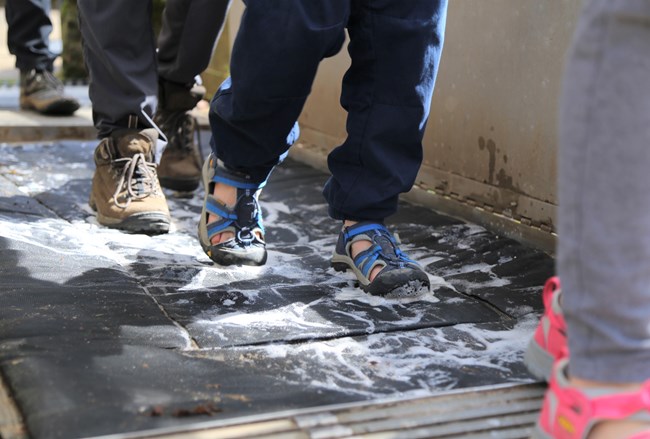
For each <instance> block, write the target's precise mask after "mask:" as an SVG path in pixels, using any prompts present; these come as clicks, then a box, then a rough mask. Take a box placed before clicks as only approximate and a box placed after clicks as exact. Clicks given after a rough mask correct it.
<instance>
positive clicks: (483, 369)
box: [0, 142, 553, 438]
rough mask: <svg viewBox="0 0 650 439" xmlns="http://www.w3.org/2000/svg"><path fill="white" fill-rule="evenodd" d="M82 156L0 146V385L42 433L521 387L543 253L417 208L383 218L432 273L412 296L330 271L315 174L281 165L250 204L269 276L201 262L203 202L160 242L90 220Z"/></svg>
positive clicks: (544, 270) (178, 206) (188, 205)
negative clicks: (365, 286) (258, 204)
mask: <svg viewBox="0 0 650 439" xmlns="http://www.w3.org/2000/svg"><path fill="white" fill-rule="evenodd" d="M94 146H95V143H94V142H89V143H81V142H70V143H60V144H54V145H24V146H7V145H0V252H1V254H2V258H1V260H0V371H1V372H2V374H3V375H4V376H5V378H6V379H7V382H8V383H9V386H10V387H11V390H12V392H13V394H14V396H15V398H16V401H17V403H18V406H19V408H20V410H21V411H22V412H23V415H24V417H25V419H26V422H27V425H28V428H29V430H30V432H31V433H32V435H33V436H34V437H38V438H40V437H66V438H67V437H77V436H92V435H100V434H108V433H118V432H128V431H136V430H140V429H145V428H155V427H161V426H167V425H178V424H179V423H188V422H196V421H200V420H207V419H220V418H232V417H236V416H242V415H250V414H259V413H268V412H273V411H278V410H285V409H290V408H298V407H310V406H318V405H323V404H333V403H342V402H351V401H363V400H372V399H377V398H386V397H395V396H398V395H404V396H414V395H430V394H435V393H436V392H440V391H442V390H447V389H453V388H460V387H471V386H479V385H487V384H497V383H504V382H527V381H530V380H531V378H530V376H529V375H528V374H527V373H526V371H525V370H524V367H523V365H522V364H521V357H522V352H523V349H524V347H525V344H526V342H527V339H528V337H529V336H530V334H531V332H532V330H533V329H534V326H535V324H536V319H537V317H538V316H539V311H540V309H541V301H540V294H539V293H540V287H541V285H542V283H543V282H544V280H545V278H546V277H548V276H549V275H550V274H551V272H552V265H553V261H552V259H551V258H549V257H548V256H546V255H544V254H542V253H540V252H537V251H535V250H531V249H529V248H526V247H523V246H521V245H520V244H518V243H517V242H515V241H512V240H510V239H506V238H502V237H498V236H495V235H494V234H491V233H489V232H487V231H486V230H484V229H482V228H481V227H478V226H475V225H471V224H465V223H462V222H460V221H458V220H455V219H452V218H449V217H446V216H443V215H439V214H437V213H435V212H433V211H431V210H427V209H424V208H421V207H416V206H410V205H403V206H402V208H401V210H400V212H399V213H398V214H397V215H396V216H395V217H393V218H391V219H390V222H389V223H390V224H391V226H392V227H393V228H394V230H395V231H397V232H398V233H399V235H400V238H401V240H402V242H403V243H404V248H405V249H406V250H407V251H408V252H409V254H410V255H411V256H412V257H414V258H415V259H417V260H418V261H420V262H421V263H422V265H424V266H425V267H426V270H427V272H428V273H429V275H430V279H431V283H432V285H433V291H432V293H431V294H429V295H427V296H424V297H422V298H419V299H416V300H409V301H396V300H393V301H391V300H385V299H381V298H377V297H372V296H368V295H366V294H364V293H363V292H362V291H361V290H360V289H358V288H356V287H355V281H354V278H353V276H352V275H351V274H340V273H336V272H335V271H334V270H332V269H331V268H330V267H329V256H330V254H331V252H332V250H333V246H334V244H335V240H336V234H337V231H338V229H339V227H340V225H339V224H337V223H336V222H334V221H332V220H331V219H329V218H328V217H327V216H326V206H325V203H324V200H323V198H322V196H321V194H320V190H321V187H322V184H323V183H324V181H325V180H326V176H325V175H324V174H322V173H319V172H317V171H315V170H313V169H311V168H309V167H307V166H304V165H301V164H298V163H296V162H291V161H287V162H286V163H284V164H283V165H282V166H280V167H279V169H277V171H276V172H275V173H274V175H273V177H272V180H271V182H270V183H269V185H268V189H265V192H264V193H263V196H262V208H263V210H264V212H265V225H266V227H267V241H268V243H269V250H270V257H269V262H268V264H267V265H266V266H265V267H257V268H253V267H246V268H241V267H239V268H228V269H225V268H221V267H216V266H214V265H213V264H212V263H211V262H210V261H209V259H208V258H207V257H206V256H205V255H204V254H203V253H202V251H201V249H200V246H199V244H198V241H197V239H196V221H197V218H198V216H199V212H200V203H201V200H202V194H200V193H197V194H194V195H193V196H191V197H183V198H181V197H177V196H175V195H174V194H171V193H169V194H168V200H169V204H170V209H171V212H172V217H173V225H172V230H171V232H170V233H169V234H167V235H162V236H155V237H149V236H145V235H128V234H123V233H120V232H117V231H114V230H110V229H106V228H103V227H101V226H98V225H97V222H96V220H95V217H94V214H93V213H92V211H91V210H90V209H89V207H88V205H87V199H88V194H89V190H90V180H91V177H92V172H93V165H92V162H91V157H92V151H93V148H94Z"/></svg>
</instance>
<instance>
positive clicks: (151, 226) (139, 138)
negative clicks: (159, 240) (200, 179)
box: [89, 128, 170, 234]
mask: <svg viewBox="0 0 650 439" xmlns="http://www.w3.org/2000/svg"><path fill="white" fill-rule="evenodd" d="M157 139H158V132H157V131H156V130H155V129H153V128H149V129H144V130H140V131H138V130H133V129H130V130H121V131H116V132H114V133H113V135H112V136H110V137H107V138H105V139H103V140H102V141H101V142H100V144H99V145H98V146H97V148H96V149H95V165H96V166H97V168H96V170H95V175H94V176H93V185H92V191H91V193H90V201H89V204H90V207H91V208H92V209H93V210H96V211H97V221H98V222H99V223H100V224H102V225H104V226H107V227H112V228H116V229H121V230H126V231H128V232H134V233H148V234H158V233H166V232H167V231H168V230H169V223H170V218H169V209H168V208H167V201H166V200H165V195H164V194H163V192H162V189H161V188H160V184H159V183H158V176H157V174H156V165H155V163H154V150H155V145H156V141H157Z"/></svg>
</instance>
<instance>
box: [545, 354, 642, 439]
mask: <svg viewBox="0 0 650 439" xmlns="http://www.w3.org/2000/svg"><path fill="white" fill-rule="evenodd" d="M568 365H569V359H568V358H563V359H561V360H560V361H558V362H557V363H556V364H555V367H554V368H553V374H552V377H551V381H550V382H549V386H548V390H547V391H546V396H545V397H544V405H543V406H542V413H541V414H540V416H539V420H538V421H537V426H536V428H535V431H534V432H533V435H532V438H533V439H579V438H586V437H587V436H588V435H589V433H590V432H591V430H592V428H593V427H594V425H596V424H597V423H598V422H600V421H604V420H618V419H625V418H632V417H633V418H634V419H635V420H639V421H642V422H648V424H649V427H648V430H646V431H644V432H641V433H637V434H635V435H632V436H630V437H628V439H650V380H648V381H646V382H645V384H644V385H643V388H642V389H641V390H639V391H637V392H628V393H615V392H616V391H615V390H613V389H608V388H606V387H603V388H594V389H586V390H578V389H576V388H575V387H571V386H570V385H569V380H568V377H567V374H566V372H567V368H568Z"/></svg>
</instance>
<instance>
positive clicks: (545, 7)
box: [233, 0, 580, 231]
mask: <svg viewBox="0 0 650 439" xmlns="http://www.w3.org/2000/svg"><path fill="white" fill-rule="evenodd" d="M579 4H580V2H579V1H578V0H489V1H479V0H451V1H450V5H449V20H448V24H447V33H446V43H445V49H444V52H443V57H442V64H441V70H440V74H439V76H438V83H437V87H436V93H435V96H434V100H433V105H432V109H431V117H430V121H429V125H428V128H427V132H426V136H425V142H424V147H425V161H424V164H423V167H422V170H421V172H420V175H419V179H418V180H419V181H418V182H419V183H420V185H421V186H422V187H425V188H428V189H429V190H430V192H432V191H433V192H435V193H436V194H438V195H441V196H446V197H447V198H449V197H451V198H452V199H454V200H456V201H460V202H461V203H463V204H465V205H467V206H469V207H470V208H471V207H472V206H478V207H481V208H483V210H485V211H486V212H492V211H494V212H497V213H501V214H504V215H505V216H507V217H513V218H515V219H517V220H521V221H522V222H523V223H524V224H526V225H528V224H531V225H532V226H534V227H537V228H541V229H543V230H544V231H549V230H552V229H554V226H553V224H554V220H553V218H554V213H555V203H556V198H557V195H556V187H555V186H556V185H555V178H556V167H555V152H556V137H555V131H556V117H557V99H558V95H559V90H560V79H561V74H562V65H563V61H564V53H565V51H566V49H567V47H568V45H569V42H570V38H571V33H572V31H573V28H574V25H575V21H576V18H577V14H578V9H579ZM240 11H241V5H240V4H239V2H236V3H235V7H234V8H233V12H234V17H233V18H234V19H235V20H237V17H236V16H237V14H238V13H239V12H240ZM348 65H349V59H348V57H347V53H346V51H345V50H343V51H342V52H341V53H340V54H339V55H338V56H336V57H335V58H332V59H328V60H325V61H324V62H323V63H322V64H321V68H320V70H319V73H318V77H317V80H316V83H315V84H314V88H313V92H312V95H311V97H310V98H309V100H308V103H307V106H306V108H305V110H304V112H303V114H302V116H301V126H302V128H303V130H302V131H303V135H302V137H301V142H302V143H303V144H304V145H305V146H304V147H305V148H308V149H309V148H311V149H314V150H318V151H323V152H326V151H328V150H330V149H331V148H333V147H335V146H336V145H337V144H338V143H340V141H341V139H342V138H343V137H344V136H345V113H344V111H343V110H342V109H341V108H340V106H339V94H340V80H341V77H342V75H343V73H344V71H345V69H346V68H347V66H348ZM434 207H435V206H434Z"/></svg>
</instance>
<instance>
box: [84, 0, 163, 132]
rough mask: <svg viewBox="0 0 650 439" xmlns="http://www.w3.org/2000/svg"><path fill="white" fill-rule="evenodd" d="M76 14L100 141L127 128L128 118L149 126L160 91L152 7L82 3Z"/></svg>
mask: <svg viewBox="0 0 650 439" xmlns="http://www.w3.org/2000/svg"><path fill="white" fill-rule="evenodd" d="M78 8H79V21H80V23H81V34H82V36H83V41H84V56H85V58H86V64H87V65H88V71H89V73H90V87H89V95H90V99H91V101H92V104H93V120H94V122H95V126H96V127H97V129H98V131H99V137H100V138H101V137H106V136H107V135H109V134H110V133H111V132H112V131H113V130H115V129H118V128H123V127H125V126H126V120H127V118H128V115H129V114H136V115H138V116H139V118H140V121H141V122H142V125H143V126H151V122H150V121H149V120H150V118H151V116H152V114H153V112H154V111H155V109H156V102H157V97H156V92H157V89H158V86H157V78H158V75H157V72H156V46H155V42H154V35H153V30H152V27H151V2H150V1H145V0H137V1H134V0H110V1H103V0H102V1H93V0H78Z"/></svg>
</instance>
